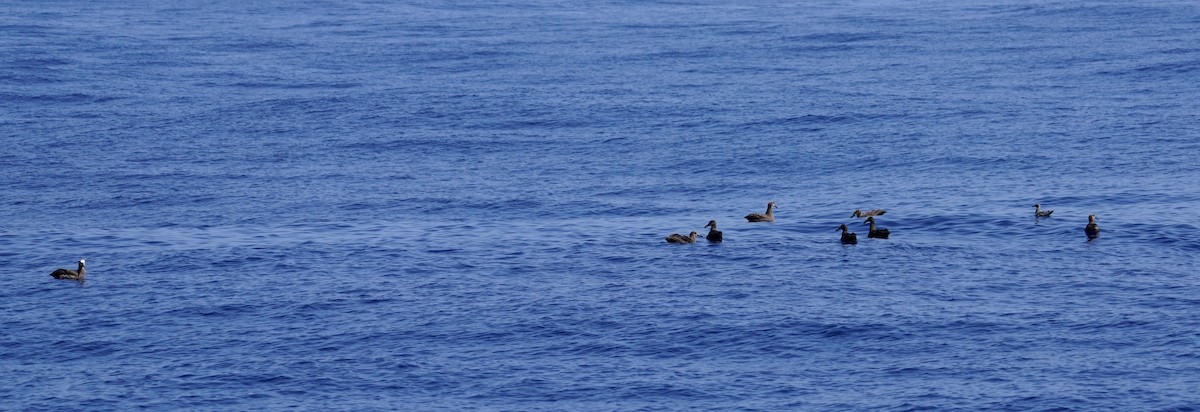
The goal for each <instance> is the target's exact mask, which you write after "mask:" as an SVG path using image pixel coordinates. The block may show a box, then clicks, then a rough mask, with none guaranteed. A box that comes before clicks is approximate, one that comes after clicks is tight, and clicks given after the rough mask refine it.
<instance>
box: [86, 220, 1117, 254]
mask: <svg viewBox="0 0 1200 412" xmlns="http://www.w3.org/2000/svg"><path fill="white" fill-rule="evenodd" d="M1083 233H1084V234H1086V235H1087V237H1088V240H1092V239H1095V238H1098V237H1100V225H1097V224H1096V215H1088V224H1087V226H1084V227H1083ZM80 267H82V266H80Z"/></svg>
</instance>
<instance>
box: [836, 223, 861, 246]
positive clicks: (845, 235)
mask: <svg viewBox="0 0 1200 412" xmlns="http://www.w3.org/2000/svg"><path fill="white" fill-rule="evenodd" d="M837 230H840V231H842V243H845V244H847V245H853V244H857V243H858V235H856V234H854V232H851V231H850V228H848V227H846V224H845V223H843V224H842V225H841V226H838V228H837Z"/></svg>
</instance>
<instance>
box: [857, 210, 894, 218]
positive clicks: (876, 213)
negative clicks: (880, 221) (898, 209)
mask: <svg viewBox="0 0 1200 412" xmlns="http://www.w3.org/2000/svg"><path fill="white" fill-rule="evenodd" d="M884 213H887V211H886V210H883V209H871V210H868V211H866V212H864V211H861V210H858V209H854V213H853V214H851V215H850V217H871V216H883V214H884Z"/></svg>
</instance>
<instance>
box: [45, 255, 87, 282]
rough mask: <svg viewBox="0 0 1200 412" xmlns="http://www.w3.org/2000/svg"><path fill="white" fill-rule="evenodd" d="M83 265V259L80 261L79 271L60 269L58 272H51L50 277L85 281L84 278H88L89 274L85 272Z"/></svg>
mask: <svg viewBox="0 0 1200 412" xmlns="http://www.w3.org/2000/svg"><path fill="white" fill-rule="evenodd" d="M83 263H84V262H83V259H79V270H71V269H65V268H59V269H58V270H56V271H54V272H51V273H50V276H52V277H54V278H55V279H70V280H83V278H84V277H86V276H87V272H85V270H84V267H83Z"/></svg>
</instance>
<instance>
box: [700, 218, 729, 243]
mask: <svg viewBox="0 0 1200 412" xmlns="http://www.w3.org/2000/svg"><path fill="white" fill-rule="evenodd" d="M704 227H706V228H708V236H705V237H704V238H705V239H708V241H709V242H713V243H719V242H721V241H723V240H725V235H724V234H722V233H721V231H720V230H717V221H716V220H710V221H708V224H707V225H704Z"/></svg>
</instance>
